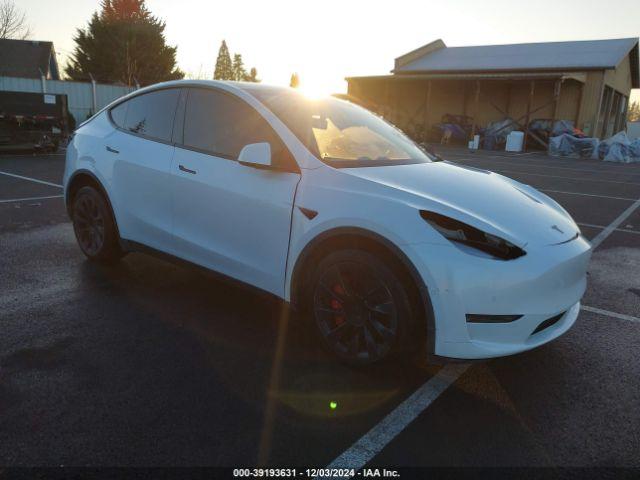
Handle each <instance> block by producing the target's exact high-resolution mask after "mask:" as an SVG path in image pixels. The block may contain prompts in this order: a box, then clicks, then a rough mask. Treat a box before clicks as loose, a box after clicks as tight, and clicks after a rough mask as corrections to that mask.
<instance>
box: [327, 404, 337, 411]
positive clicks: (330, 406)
mask: <svg viewBox="0 0 640 480" xmlns="http://www.w3.org/2000/svg"><path fill="white" fill-rule="evenodd" d="M329 408H330V409H331V410H335V409H336V408H338V402H329Z"/></svg>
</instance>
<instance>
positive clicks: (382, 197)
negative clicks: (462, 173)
mask: <svg viewBox="0 0 640 480" xmlns="http://www.w3.org/2000/svg"><path fill="white" fill-rule="evenodd" d="M299 207H301V208H305V209H309V210H313V211H316V212H318V214H317V216H315V217H314V218H313V219H309V218H307V217H306V216H305V215H304V214H303V213H302V212H301V211H300V208H299ZM340 228H350V229H361V230H365V231H368V232H372V233H375V234H377V235H379V236H381V237H383V238H384V239H386V240H388V241H389V242H391V243H393V244H394V245H396V246H397V247H398V248H400V250H401V251H404V250H405V249H404V248H403V246H404V245H408V244H411V243H417V242H421V243H425V242H426V243H437V244H447V241H446V240H445V239H444V238H443V237H442V236H441V235H440V234H438V233H437V232H435V230H433V229H432V228H430V227H429V226H428V225H427V224H426V222H425V221H424V220H423V219H422V218H421V217H420V215H419V207H417V206H416V208H412V207H411V205H408V204H407V199H406V198H404V197H403V196H402V194H401V193H400V194H398V193H397V192H396V191H395V190H394V189H392V188H390V187H386V186H384V185H380V184H375V183H373V182H369V181H366V180H363V179H360V178H358V177H355V176H353V175H347V174H345V173H343V172H341V171H340V170H338V169H333V168H331V167H328V166H323V167H320V168H318V169H314V170H303V175H302V180H301V181H300V185H299V186H298V192H297V195H296V201H295V207H294V211H293V216H292V225H291V240H290V250H289V261H288V264H287V277H286V278H287V282H286V288H285V299H286V300H287V301H290V300H291V280H292V275H293V270H294V268H295V265H296V262H297V260H298V258H299V257H300V254H301V253H302V252H303V250H304V249H305V247H306V246H307V245H308V244H309V243H310V242H312V241H313V240H314V239H315V238H316V237H318V236H319V235H321V234H323V233H325V232H329V231H331V230H335V229H340ZM421 273H422V274H423V276H424V273H425V272H421Z"/></svg>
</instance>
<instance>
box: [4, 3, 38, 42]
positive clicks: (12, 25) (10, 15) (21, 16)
mask: <svg viewBox="0 0 640 480" xmlns="http://www.w3.org/2000/svg"><path fill="white" fill-rule="evenodd" d="M30 35H31V29H30V28H29V24H28V23H27V15H26V13H24V12H23V11H22V10H20V9H19V8H18V7H16V4H15V3H14V2H13V0H0V38H16V39H18V40H24V39H25V38H27V37H29V36H30Z"/></svg>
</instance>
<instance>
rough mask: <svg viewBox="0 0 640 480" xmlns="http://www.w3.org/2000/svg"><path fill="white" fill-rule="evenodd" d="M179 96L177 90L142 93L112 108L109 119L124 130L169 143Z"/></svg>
mask: <svg viewBox="0 0 640 480" xmlns="http://www.w3.org/2000/svg"><path fill="white" fill-rule="evenodd" d="M179 96H180V90H179V89H177V88H171V89H165V90H156V91H154V92H149V93H144V94H142V95H139V96H137V97H133V98H132V99H131V100H127V101H126V102H124V103H123V104H120V105H118V106H117V107H115V108H113V109H112V110H111V118H112V119H113V121H114V122H115V124H116V125H118V126H119V127H121V128H122V129H124V130H127V131H129V132H132V133H136V134H139V135H144V136H145V137H149V138H151V139H155V140H162V141H164V142H170V141H171V132H172V129H173V118H174V116H175V113H176V105H177V103H178V97H179Z"/></svg>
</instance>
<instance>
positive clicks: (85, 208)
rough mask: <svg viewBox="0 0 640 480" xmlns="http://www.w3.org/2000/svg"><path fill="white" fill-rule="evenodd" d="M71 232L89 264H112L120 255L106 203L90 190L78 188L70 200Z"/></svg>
mask: <svg viewBox="0 0 640 480" xmlns="http://www.w3.org/2000/svg"><path fill="white" fill-rule="evenodd" d="M72 212H73V215H72V218H73V231H74V233H75V235H76V240H77V241H78V246H79V247H80V250H82V253H84V254H85V255H86V257H87V258H88V259H89V260H93V261H96V262H100V263H105V264H110V263H115V262H117V261H118V260H120V258H122V256H123V255H124V253H123V251H122V249H121V248H120V242H119V238H118V231H117V228H116V224H115V221H114V219H113V215H112V214H111V210H110V208H109V206H108V205H107V201H106V199H105V198H104V196H103V195H102V193H101V192H99V191H98V190H96V189H95V188H94V187H91V186H85V187H81V188H80V189H79V190H78V191H77V192H76V195H75V196H74V198H73V210H72Z"/></svg>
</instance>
